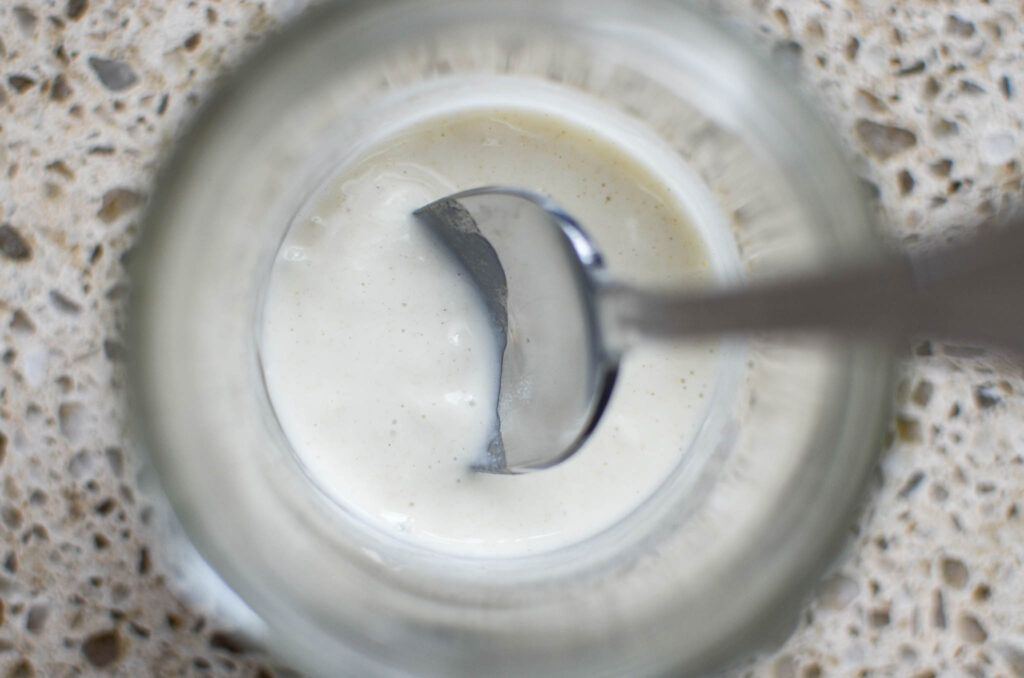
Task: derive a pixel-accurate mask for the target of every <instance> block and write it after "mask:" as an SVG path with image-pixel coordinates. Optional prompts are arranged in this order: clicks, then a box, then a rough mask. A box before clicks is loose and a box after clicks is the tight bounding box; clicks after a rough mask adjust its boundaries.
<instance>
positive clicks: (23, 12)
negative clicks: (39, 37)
mask: <svg viewBox="0 0 1024 678" xmlns="http://www.w3.org/2000/svg"><path fill="white" fill-rule="evenodd" d="M14 18H15V19H16V20H17V21H18V28H20V29H21V30H22V31H24V32H25V33H27V34H29V35H31V34H32V33H33V32H34V31H35V30H36V24H37V23H39V17H37V16H36V13H35V12H33V11H32V10H31V9H29V8H28V7H26V6H25V5H18V6H17V7H15V8H14Z"/></svg>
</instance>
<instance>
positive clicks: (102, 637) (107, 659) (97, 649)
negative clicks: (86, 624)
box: [82, 629, 124, 668]
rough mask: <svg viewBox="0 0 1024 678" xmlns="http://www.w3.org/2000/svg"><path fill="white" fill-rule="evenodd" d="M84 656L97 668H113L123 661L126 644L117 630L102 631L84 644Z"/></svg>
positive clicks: (87, 639) (90, 637)
mask: <svg viewBox="0 0 1024 678" xmlns="http://www.w3.org/2000/svg"><path fill="white" fill-rule="evenodd" d="M82 654H84V655H85V658H86V659H87V660H89V663H90V664H92V665H93V666H95V667H97V668H104V667H107V666H112V665H113V664H116V663H117V662H118V661H120V660H121V657H122V656H123V654H124V643H123V641H122V639H121V635H120V634H119V633H118V632H117V629H110V630H107V631H100V632H98V633H94V634H93V635H91V636H89V637H88V638H86V639H85V640H84V641H83V642H82Z"/></svg>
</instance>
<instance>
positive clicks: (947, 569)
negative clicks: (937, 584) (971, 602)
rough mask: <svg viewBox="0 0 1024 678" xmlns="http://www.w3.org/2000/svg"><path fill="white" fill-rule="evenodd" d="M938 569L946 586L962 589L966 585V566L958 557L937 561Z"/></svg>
mask: <svg viewBox="0 0 1024 678" xmlns="http://www.w3.org/2000/svg"><path fill="white" fill-rule="evenodd" d="M939 570H940V572H941V573H942V581H943V582H945V584H946V586H950V587H952V588H954V589H962V588H963V587H964V586H966V585H967V576H968V573H967V566H966V565H964V563H963V561H962V560H960V559H959V558H948V557H947V558H943V559H942V560H941V561H940V563H939Z"/></svg>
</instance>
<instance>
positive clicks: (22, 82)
mask: <svg viewBox="0 0 1024 678" xmlns="http://www.w3.org/2000/svg"><path fill="white" fill-rule="evenodd" d="M7 84H8V85H10V86H11V89H13V90H14V91H15V93H17V94H24V93H25V92H27V91H28V90H30V89H32V87H34V86H35V84H36V81H35V79H34V78H30V77H29V76H27V75H22V74H21V73H15V74H14V75H11V76H8V78H7Z"/></svg>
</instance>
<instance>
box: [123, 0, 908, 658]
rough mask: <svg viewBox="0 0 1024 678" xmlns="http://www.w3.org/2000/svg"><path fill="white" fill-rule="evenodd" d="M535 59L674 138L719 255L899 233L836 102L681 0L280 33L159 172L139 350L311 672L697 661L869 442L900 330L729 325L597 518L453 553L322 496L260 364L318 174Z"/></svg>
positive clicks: (761, 268) (758, 598)
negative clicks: (504, 551) (643, 495)
mask: <svg viewBox="0 0 1024 678" xmlns="http://www.w3.org/2000/svg"><path fill="white" fill-rule="evenodd" d="M533 89H536V91H543V92H545V97H548V99H549V100H553V99H551V97H554V98H555V99H557V98H558V97H564V100H565V102H566V103H565V106H566V110H568V109H569V108H572V107H574V106H579V107H582V108H581V110H584V109H586V110H588V111H589V114H592V115H593V114H595V112H596V114H600V111H606V112H607V115H609V116H618V117H620V118H621V119H622V120H623V121H625V122H624V123H623V124H627V125H636V126H639V127H642V128H643V129H644V130H646V132H645V133H647V134H650V135H654V137H655V138H657V139H658V140H659V142H660V146H659V148H660V151H659V152H667V153H670V154H672V155H673V157H674V158H675V159H676V160H677V161H679V162H681V163H683V164H685V165H686V166H687V167H688V168H689V171H690V173H691V174H692V176H693V178H694V180H693V183H692V186H691V187H690V195H691V197H692V200H691V201H690V203H689V204H688V209H689V210H690V211H691V213H692V216H693V217H694V220H695V222H696V223H697V225H698V227H699V228H701V229H703V230H704V235H705V238H706V239H707V240H708V242H709V245H710V247H711V250H712V257H713V258H715V257H717V261H719V262H720V263H721V265H720V266H719V269H720V274H721V277H722V278H723V280H725V281H726V282H728V281H729V280H738V279H746V280H757V279H764V278H769V277H771V276H774V275H779V274H789V273H793V272H796V271H801V270H803V271H806V270H812V269H820V268H825V267H835V266H837V265H841V264H842V263H844V262H847V261H854V260H863V259H870V258H874V257H877V256H879V255H880V254H881V251H882V248H881V244H880V242H879V240H878V239H877V238H876V236H875V234H874V232H873V230H872V227H871V223H870V219H869V217H868V215H867V213H866V210H865V207H864V205H863V204H862V201H861V199H860V196H859V193H858V190H859V189H858V185H857V183H856V181H855V179H854V178H853V176H852V175H851V174H850V172H849V171H848V169H847V168H846V166H845V164H844V162H843V158H842V155H841V153H840V151H839V150H838V149H837V146H836V144H835V143H834V142H833V140H832V139H831V137H830V135H829V134H828V131H827V130H826V129H825V128H824V126H823V125H822V124H821V123H820V122H819V121H818V120H816V119H815V117H814V115H812V114H811V112H810V111H809V110H808V108H807V107H806V106H805V105H803V103H802V102H800V101H799V100H798V98H797V97H796V96H795V95H794V93H793V92H792V91H791V90H790V89H789V88H787V87H786V85H785V84H784V83H783V82H780V80H779V78H778V77H777V76H776V74H775V73H774V72H773V71H772V69H771V68H770V67H768V66H766V65H765V64H763V63H761V61H760V60H759V59H758V58H757V57H756V56H754V55H753V54H752V53H748V52H747V51H746V50H745V49H744V48H743V47H742V46H741V45H740V44H739V43H738V42H737V40H736V39H735V38H734V37H733V36H731V35H729V34H728V33H727V32H726V31H724V30H723V29H722V28H721V27H720V26H719V25H718V24H717V23H716V22H715V21H713V20H710V19H709V18H708V17H707V16H705V15H703V14H702V13H700V12H699V11H696V10H694V9H692V8H690V7H688V6H686V5H684V4H682V3H679V2H668V1H656V0H650V1H646V0H645V1H643V2H630V3H625V2H606V1H604V0H598V1H595V0H557V1H551V0H549V1H547V2H534V1H530V2H517V3H508V2H496V1H495V2H492V1H481V0H441V1H437V2H431V3H423V2H415V1H411V0H388V1H386V2H344V3H335V4H332V5H330V6H329V7H324V8H321V9H320V10H318V11H316V12H314V13H312V14H311V15H310V16H308V17H306V18H304V19H303V20H301V21H300V22H298V23H297V24H296V25H294V26H292V27H291V28H289V29H288V30H286V31H285V32H284V33H283V34H281V35H280V36H278V37H276V38H274V39H273V40H271V41H270V43H269V44H268V45H267V46H266V47H265V48H264V49H262V50H261V51H260V52H259V53H258V54H257V55H256V56H255V57H254V58H253V59H252V60H251V61H250V62H249V63H247V64H245V65H244V66H243V67H242V68H241V69H240V70H239V72H238V73H236V74H235V75H234V76H232V78H231V79H230V80H229V82H228V83H227V84H226V85H225V87H224V88H223V89H222V90H221V91H220V92H219V93H218V94H217V95H216V96H215V97H214V98H213V99H212V101H211V102H210V103H209V104H208V105H207V106H206V107H205V109H203V111H202V112H201V113H200V115H199V116H198V117H197V120H196V122H195V123H194V125H193V126H192V128H191V129H190V130H189V131H188V133H187V134H186V135H185V136H184V138H183V139H182V140H181V143H180V144H179V146H178V148H177V151H176V152H175V153H174V155H173V157H172V158H171V160H170V161H169V162H168V164H167V166H166V167H165V169H164V171H163V173H162V175H161V176H160V179H159V184H158V187H157V191H156V195H155V196H154V199H153V202H152V205H151V208H150V212H149V215H148V220H147V224H146V229H145V233H144V236H143V239H142V242H141V243H140V246H139V249H138V256H137V260H136V290H135V295H134V299H133V312H132V332H133V339H134V341H133V346H134V349H135V355H134V359H133V363H132V368H133V375H134V384H135V389H136V395H137V401H138V406H139V414H140V419H141V421H142V425H143V430H144V432H145V434H146V440H147V443H148V451H149V453H150V454H149V457H150V459H151V461H152V468H153V469H155V471H156V475H157V476H158V478H159V482H160V487H161V488H162V492H163V493H164V494H165V496H166V498H167V499H169V505H170V506H171V507H172V508H173V511H174V514H175V515H176V517H177V520H178V521H179V522H180V525H181V526H182V528H183V530H184V534H185V535H187V539H188V540H189V542H190V544H191V545H194V547H195V549H196V550H197V551H198V553H199V554H200V555H201V556H202V558H203V559H204V560H205V562H207V563H209V565H210V566H212V568H213V570H215V571H216V572H217V574H218V575H219V577H221V578H222V579H223V581H224V582H225V583H226V584H227V586H229V587H230V589H231V590H232V591H234V592H235V593H236V594H237V595H238V597H239V598H240V599H241V600H242V601H244V603H245V605H246V606H247V607H248V608H250V609H251V610H252V611H253V612H254V613H255V614H256V615H257V616H258V618H259V619H261V620H262V622H263V623H264V624H265V627H266V629H267V631H268V639H269V641H270V642H271V644H272V645H273V646H274V648H276V650H277V651H278V652H279V653H280V654H281V655H282V656H283V657H284V658H286V659H287V660H288V661H291V662H293V663H295V664H296V665H297V666H299V667H301V668H302V669H304V670H307V671H309V672H310V673H311V674H314V675H324V676H338V675H353V676H376V675H389V676H390V675H423V676H480V675H487V676H517V675H529V676H539V675H565V676H575V675H579V676H588V677H590V676H597V675H609V676H622V675H637V676H639V675H652V674H665V673H670V672H671V673H673V674H674V675H681V674H688V673H692V672H697V671H701V670H705V669H707V668H709V667H711V666H714V665H717V664H719V663H721V662H722V661H723V660H726V659H729V658H734V657H736V656H738V655H739V654H740V653H742V652H743V651H745V650H748V649H750V648H751V647H754V646H756V644H757V643H759V642H761V641H762V640H763V639H764V638H766V637H773V636H777V635H778V632H779V625H780V624H785V623H786V622H785V620H786V619H788V616H787V615H788V614H789V613H790V612H791V611H792V608H793V605H794V604H795V603H796V602H798V600H799V595H800V593H801V592H802V591H804V590H805V589H806V587H807V586H808V584H809V582H811V581H812V578H813V576H814V575H815V573H816V572H817V571H818V570H819V568H821V567H822V566H823V564H824V562H825V560H826V558H827V556H828V555H829V554H830V553H831V549H832V548H833V547H834V546H835V545H836V544H837V542H838V541H839V540H840V539H841V537H842V533H843V528H844V526H845V521H846V520H847V517H848V513H849V511H850V510H851V509H852V508H853V506H854V505H855V503H856V501H857V499H858V497H859V493H860V488H861V486H862V484H863V481H864V479H865V477H866V475H867V473H868V471H869V469H870V468H871V465H872V463H873V461H874V452H875V450H876V449H877V448H878V446H879V441H880V440H881V431H882V426H883V424H884V421H885V415H886V409H887V405H888V402H889V399H888V389H889V386H890V371H891V370H890V360H889V358H888V354H887V352H886V351H885V350H884V347H878V346H873V345H868V344H864V343H854V342H851V341H842V340H839V339H836V338H829V339H822V338H814V337H792V336H790V337H782V338H780V337H756V338H751V339H748V340H743V341H738V340H732V341H723V342H722V345H721V350H720V353H721V356H722V357H721V358H720V361H719V371H718V376H717V378H716V381H715V384H714V386H713V388H712V389H711V391H710V392H709V393H708V397H707V407H706V409H705V411H704V412H703V413H702V414H701V415H700V417H701V419H700V422H699V426H697V427H696V433H695V434H694V436H693V437H692V439H690V440H688V441H686V443H685V445H684V448H683V449H682V451H681V457H680V459H681V461H680V463H679V465H678V467H677V468H676V469H675V470H674V471H673V472H672V473H671V474H669V475H668V476H667V477H666V478H665V480H664V483H663V484H662V485H661V487H660V489H658V490H657V492H655V493H654V494H653V495H652V496H651V497H649V498H648V499H647V500H646V501H645V502H644V503H643V504H642V505H641V506H640V507H639V508H637V509H636V510H635V511H633V512H632V513H631V514H630V515H629V516H627V517H626V518H624V519H623V520H621V521H620V522H619V523H617V524H615V525H613V526H612V527H610V528H608V529H607V530H605V531H604V532H602V533H600V534H598V535H596V536H594V537H591V538H589V539H587V540H585V541H583V542H581V543H578V544H575V545H572V546H569V547H566V548H561V549H558V550H554V551H551V552H547V553H541V554H537V555H531V556H522V557H515V558H485V557H463V556H455V555H450V554H443V553H436V552H432V551H430V550H428V549H425V548H422V547H419V546H415V545H411V544H407V543H404V542H402V541H401V540H399V539H394V538H392V537H389V536H388V535H386V534H382V533H381V532H379V531H378V530H375V529H374V528H372V527H370V526H369V525H367V524H364V523H363V522H361V521H360V520H359V519H357V518H355V517H353V516H352V515H350V514H348V513H346V512H345V511H344V510H341V509H340V508H339V506H338V505H337V504H335V503H333V502H331V501H329V500H328V498H327V497H326V496H325V494H324V493H323V492H321V491H320V490H319V489H318V487H317V484H316V482H315V479H312V478H310V477H309V475H308V473H307V472H306V471H305V469H304V468H303V467H302V466H301V465H300V463H299V462H298V461H297V458H296V455H295V454H294V453H293V452H292V450H291V448H290V444H289V441H288V440H287V438H286V436H285V435H284V434H283V433H282V431H281V428H280V426H279V425H278V423H277V421H276V419H275V417H274V412H273V408H272V405H271V403H270V400H269V398H268V395H267V390H266V387H265V384H264V381H263V376H262V370H261V365H260V347H259V334H260V332H259V328H260V326H261V313H262V300H263V294H264V289H265V285H266V282H267V279H268V275H269V272H270V269H271V266H272V262H273V260H274V256H275V254H276V252H277V249H278V247H279V245H280V243H281V241H282V239H283V237H284V234H285V233H286V231H287V228H288V226H289V224H290V223H291V221H292V219H293V217H294V216H295V214H296V212H297V210H298V209H299V207H300V206H301V204H302V203H303V201H304V200H305V199H306V198H307V197H308V196H309V195H310V193H311V191H312V190H313V189H314V188H315V187H316V186H318V185H320V184H321V183H322V181H323V180H324V178H325V177H326V176H328V175H329V174H330V173H331V172H332V171H333V170H335V169H336V168H337V167H339V166H340V165H342V164H344V163H345V162H346V160H347V159H349V158H351V157H353V156H354V155H356V154H358V153H359V152H360V150H361V149H364V148H366V147H367V145H368V144H369V143H371V142H372V140H374V139H377V138H380V136H382V135H385V134H387V133H388V132H389V131H390V130H394V129H397V128H399V127H401V126H402V125H403V124H405V123H406V122H408V120H409V116H411V115H422V114H425V113H426V112H430V111H439V110H444V108H445V107H448V106H451V105H453V104H452V102H453V101H459V102H465V101H469V100H472V101H478V102H485V103H486V102H489V103H493V104H495V105H500V104H502V103H504V102H507V100H508V99H509V97H512V96H513V94H512V92H517V93H519V94H516V95H515V96H519V97H522V96H524V95H523V94H522V93H523V92H530V91H533ZM525 96H527V98H528V96H529V95H525Z"/></svg>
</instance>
